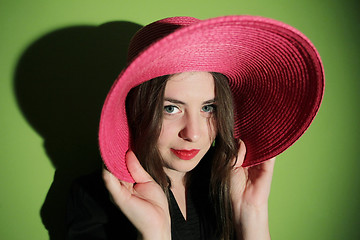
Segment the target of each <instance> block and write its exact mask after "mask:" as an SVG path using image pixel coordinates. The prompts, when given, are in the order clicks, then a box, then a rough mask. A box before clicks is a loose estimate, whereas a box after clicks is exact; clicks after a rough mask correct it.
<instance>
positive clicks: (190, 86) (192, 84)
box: [165, 72, 215, 100]
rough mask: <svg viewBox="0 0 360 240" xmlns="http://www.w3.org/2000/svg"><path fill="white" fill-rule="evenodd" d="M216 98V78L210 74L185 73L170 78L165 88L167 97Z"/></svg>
mask: <svg viewBox="0 0 360 240" xmlns="http://www.w3.org/2000/svg"><path fill="white" fill-rule="evenodd" d="M170 96H171V97H178V98H187V97H198V98H201V99H205V98H206V100H208V99H212V98H214V97H215V84H214V78H213V76H212V75H211V74H210V73H209V72H183V73H177V74H175V75H173V76H171V77H170V78H169V80H168V81H167V84H166V87H165V97H170Z"/></svg>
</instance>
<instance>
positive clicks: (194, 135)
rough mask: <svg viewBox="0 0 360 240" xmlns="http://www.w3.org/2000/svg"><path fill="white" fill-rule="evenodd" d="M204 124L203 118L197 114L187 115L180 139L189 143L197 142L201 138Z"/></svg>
mask: <svg viewBox="0 0 360 240" xmlns="http://www.w3.org/2000/svg"><path fill="white" fill-rule="evenodd" d="M202 124H203V123H202V121H201V117H200V116H198V115H197V114H185V116H184V125H183V128H182V129H181V130H180V132H179V137H180V138H182V139H184V140H185V141H188V142H197V141H198V140H199V139H200V137H201V127H202Z"/></svg>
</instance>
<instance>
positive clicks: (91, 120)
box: [14, 21, 141, 240]
mask: <svg viewBox="0 0 360 240" xmlns="http://www.w3.org/2000/svg"><path fill="white" fill-rule="evenodd" d="M140 27H141V26H140V25H138V24H135V23H131V22H124V21H117V22H109V23H105V24H102V25H100V26H73V27H68V28H63V29H59V30H56V31H53V32H51V33H49V34H47V35H45V36H43V37H41V38H39V39H38V40H36V41H35V42H34V43H33V44H31V45H30V46H29V47H28V48H27V49H26V50H25V52H24V53H23V54H22V56H21V58H20V60H19V62H18V65H17V68H16V71H15V76H14V91H15V95H16V99H17V102H18V105H19V107H20V109H21V111H22V113H23V114H24V116H25V118H26V120H27V121H28V122H29V123H30V125H31V126H32V127H33V128H34V129H35V130H36V131H37V133H39V134H40V135H41V137H42V138H43V140H44V148H45V150H46V153H47V155H48V157H49V159H50V160H51V162H52V164H53V166H54V168H55V175H54V179H53V182H52V184H51V187H50V189H49V191H48V193H47V196H46V199H45V201H44V203H43V205H42V208H41V211H40V215H41V218H42V221H43V224H44V226H45V227H46V229H47V230H48V232H49V236H50V239H51V240H56V239H64V238H65V234H66V226H65V217H66V201H67V198H68V192H69V188H70V185H71V183H72V181H73V180H74V179H75V178H77V177H79V176H81V175H84V174H86V173H89V172H92V171H95V170H97V169H100V168H101V166H102V161H101V157H100V154H99V151H98V141H97V132H98V122H99V118H100V112H101V107H102V104H103V102H104V100H105V97H106V94H107V92H108V91H109V89H110V87H111V85H112V83H113V82H114V80H115V79H116V77H117V76H118V74H119V73H120V71H121V70H122V69H123V68H124V67H125V64H126V63H125V60H126V55H127V47H128V43H129V41H130V38H131V37H132V36H133V35H134V33H135V32H136V31H137V30H138V29H140ZM35 169H36V166H34V170H35Z"/></svg>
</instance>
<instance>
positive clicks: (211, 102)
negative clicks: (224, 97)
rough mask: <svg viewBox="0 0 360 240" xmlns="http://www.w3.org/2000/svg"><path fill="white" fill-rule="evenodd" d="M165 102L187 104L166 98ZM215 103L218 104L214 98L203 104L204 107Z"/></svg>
mask: <svg viewBox="0 0 360 240" xmlns="http://www.w3.org/2000/svg"><path fill="white" fill-rule="evenodd" d="M164 101H168V102H171V103H174V104H181V105H186V103H185V102H183V101H180V100H177V99H173V98H164ZM215 102H216V99H215V98H213V99H210V100H207V101H205V102H203V105H205V104H213V103H215Z"/></svg>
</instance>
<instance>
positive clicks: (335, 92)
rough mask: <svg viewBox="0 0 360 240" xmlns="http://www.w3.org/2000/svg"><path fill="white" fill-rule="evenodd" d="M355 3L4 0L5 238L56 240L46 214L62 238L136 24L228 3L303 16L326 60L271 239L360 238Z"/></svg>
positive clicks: (205, 12)
mask: <svg viewBox="0 0 360 240" xmlns="http://www.w3.org/2000/svg"><path fill="white" fill-rule="evenodd" d="M359 10H360V9H359V3H358V1H355V0H354V1H346V0H342V1H341V0H338V1H335V0H333V1H331V0H302V1H298V0H297V1H291V0H272V1H269V0H253V1H250V0H248V1H244V0H222V1H209V0H198V1H197V0H191V1H189V0H182V1H160V0H152V1H139V0H122V1H120V0H118V1H115V0H103V1H100V0H99V1H95V0H86V1H85V0H71V1H70V0H63V1H45V0H43V1H40V0H33V1H27V0H17V1H10V0H6V1H5V0H1V1H0V69H1V70H0V159H1V167H0V193H1V197H0V239H49V233H48V231H47V230H46V228H45V226H44V224H43V222H44V223H45V225H46V226H47V227H48V228H49V229H50V230H51V231H50V233H51V234H50V236H51V239H61V231H62V229H61V226H60V227H59V226H56V225H57V224H58V222H60V221H61V219H62V217H63V216H64V212H63V211H64V207H63V203H64V199H65V197H64V194H63V193H64V192H66V189H67V186H68V184H69V182H70V181H71V180H72V179H73V178H74V177H75V176H76V175H79V174H83V173H85V172H88V171H90V170H91V169H92V168H94V167H96V166H98V164H99V161H98V159H97V152H96V132H95V131H96V129H95V128H96V121H95V120H96V119H97V117H98V110H99V109H100V107H99V106H100V102H101V101H102V99H103V97H104V94H105V92H106V91H105V90H106V89H107V88H108V87H109V84H110V81H112V80H113V79H114V78H115V76H116V74H117V73H119V72H120V70H121V68H122V67H123V64H124V59H125V52H124V48H125V46H126V44H125V43H126V41H127V40H128V37H129V34H131V33H133V32H134V31H135V30H136V29H137V27H138V26H137V25H135V24H131V23H136V24H141V25H143V24H147V23H150V22H152V21H155V20H157V19H160V18H164V17H168V16H175V15H190V16H194V17H198V18H202V19H203V18H209V17H215V16H219V15H231V14H250V15H262V16H266V17H271V18H275V19H277V20H280V21H283V22H286V23H288V24H290V25H293V26H295V27H296V28H298V29H299V30H300V31H302V32H303V33H304V34H305V35H307V36H308V37H309V38H310V40H311V41H312V42H313V43H314V44H315V46H316V47H317V49H318V50H319V52H320V55H321V57H322V61H323V63H324V67H325V74H326V91H325V96H324V100H323V104H322V106H321V108H320V111H319V113H318V116H317V117H316V119H315V120H314V122H313V124H312V126H311V127H310V129H309V131H307V132H306V133H305V135H304V136H303V137H302V138H301V139H300V140H299V141H298V142H297V143H296V144H294V145H293V146H292V147H291V148H290V149H289V150H288V151H286V152H285V153H283V154H281V155H280V156H279V157H278V160H277V163H276V169H275V173H274V179H273V185H272V194H271V197H270V213H269V214H270V217H269V218H270V230H271V235H272V238H273V239H279V240H280V239H284V240H288V239H327V240H328V239H360V231H359V229H358V227H359V225H360V208H359V203H360V174H358V172H359V169H360V161H359V160H360V159H359V157H358V156H359V146H357V145H358V143H359V140H360V139H359V90H360V87H359V80H358V78H359V75H360V71H359V68H360V66H359V46H358V42H359V40H358V39H359V26H360V22H359V18H358V16H357V14H358V11H359ZM113 21H122V22H116V23H114V24H105V23H109V22H113ZM124 21H125V22H124ZM129 22H130V23H129ZM102 24H105V25H103V27H98V26H100V25H102ZM99 29H100V30H99ZM99 32H100V33H99ZM94 39H95V40H94ZM94 41H95V42H94ZM117 44H118V46H117ZM114 46H117V48H118V49H117V51H116V52H114V51H112V50H111V47H114ZM107 55H109V56H108V57H107ZM107 70H108V71H107ZM107 72H109V73H108V74H107ZM103 74H104V77H103ZM105 76H106V77H105ZM89 85H91V87H89ZM97 86H100V87H99V88H100V90H101V91H100V92H101V94H97V93H96V91H95V90H96V89H97ZM44 89H46V91H44ZM93 99H95V100H93ZM86 103H89V104H88V106H87V107H88V109H87V108H86V107H84V105H86ZM92 106H94V107H93V108H92ZM69 109H70V110H69ZM95 110H96V111H95ZM69 116H71V118H69ZM94 119H95V120H94ZM91 120H92V121H91ZM94 129H95V131H94ZM87 130H89V133H87ZM87 161H89V164H87Z"/></svg>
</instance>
